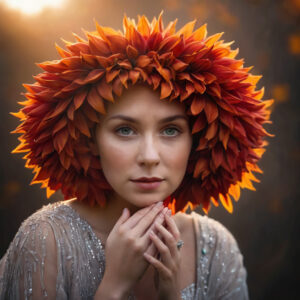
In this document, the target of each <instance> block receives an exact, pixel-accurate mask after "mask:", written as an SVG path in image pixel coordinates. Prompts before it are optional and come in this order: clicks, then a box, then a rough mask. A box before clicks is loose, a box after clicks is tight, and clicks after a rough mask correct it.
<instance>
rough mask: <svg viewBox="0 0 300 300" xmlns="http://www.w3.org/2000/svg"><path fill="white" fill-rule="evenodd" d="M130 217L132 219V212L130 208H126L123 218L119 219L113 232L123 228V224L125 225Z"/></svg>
mask: <svg viewBox="0 0 300 300" xmlns="http://www.w3.org/2000/svg"><path fill="white" fill-rule="evenodd" d="M129 217H130V211H129V209H128V208H126V207H125V208H124V209H123V211H122V214H121V216H120V217H119V219H118V221H117V222H116V224H115V226H114V228H113V230H114V229H116V228H118V227H119V226H121V225H122V224H123V223H125V222H126V220H128V218H129Z"/></svg>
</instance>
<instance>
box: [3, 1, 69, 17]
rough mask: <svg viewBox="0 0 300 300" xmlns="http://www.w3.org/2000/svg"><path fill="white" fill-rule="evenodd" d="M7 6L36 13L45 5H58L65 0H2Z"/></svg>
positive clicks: (28, 12)
mask: <svg viewBox="0 0 300 300" xmlns="http://www.w3.org/2000/svg"><path fill="white" fill-rule="evenodd" d="M2 1H3V2H4V3H5V4H6V5H7V6H8V7H10V8H13V9H18V10H20V11H21V12H23V13H25V14H37V13H39V12H41V11H42V10H43V9H44V8H46V7H59V6H61V5H62V4H63V2H64V1H65V0H2Z"/></svg>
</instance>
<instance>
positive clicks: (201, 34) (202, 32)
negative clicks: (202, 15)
mask: <svg viewBox="0 0 300 300" xmlns="http://www.w3.org/2000/svg"><path fill="white" fill-rule="evenodd" d="M206 27H207V24H203V25H202V26H201V27H199V28H198V29H197V30H195V32H194V33H193V34H192V37H193V38H194V39H195V40H198V41H202V40H203V39H205V38H206V35H207V29H206Z"/></svg>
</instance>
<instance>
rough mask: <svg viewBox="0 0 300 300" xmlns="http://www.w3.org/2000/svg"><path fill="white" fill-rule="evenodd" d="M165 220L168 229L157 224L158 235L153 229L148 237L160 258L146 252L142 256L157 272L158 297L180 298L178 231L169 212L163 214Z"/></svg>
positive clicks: (165, 299) (165, 298)
mask: <svg viewBox="0 0 300 300" xmlns="http://www.w3.org/2000/svg"><path fill="white" fill-rule="evenodd" d="M165 220H166V225H167V229H168V230H167V229H166V228H165V227H164V226H162V225H160V224H157V225H156V226H155V227H156V229H157V231H158V233H159V235H157V234H155V233H154V232H153V231H152V232H151V233H150V238H151V240H152V242H153V244H154V245H155V246H156V248H157V250H158V252H159V254H160V259H158V258H156V257H155V255H154V256H152V255H149V254H148V253H144V257H145V258H146V260H147V261H148V262H149V263H150V264H151V265H153V267H154V268H155V269H156V270H157V272H158V277H159V283H158V296H159V299H164V300H167V299H172V300H174V299H181V297H180V289H179V282H178V279H179V266H180V259H181V257H180V251H179V250H178V249H177V241H178V240H179V239H180V233H179V230H178V228H177V225H176V223H175V222H174V220H173V219H172V218H171V216H170V213H167V214H165Z"/></svg>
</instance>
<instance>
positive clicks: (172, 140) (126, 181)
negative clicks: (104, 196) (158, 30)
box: [86, 86, 192, 299]
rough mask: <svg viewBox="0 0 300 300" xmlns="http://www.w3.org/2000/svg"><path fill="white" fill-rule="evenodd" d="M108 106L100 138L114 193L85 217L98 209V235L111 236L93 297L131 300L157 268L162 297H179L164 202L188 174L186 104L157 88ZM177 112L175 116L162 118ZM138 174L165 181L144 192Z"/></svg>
mask: <svg viewBox="0 0 300 300" xmlns="http://www.w3.org/2000/svg"><path fill="white" fill-rule="evenodd" d="M106 108H107V114H106V115H103V116H102V117H101V120H100V123H99V125H98V127H97V129H96V133H95V137H96V142H97V145H98V150H99V155H100V161H101V166H102V168H103V173H104V175H105V177H106V179H107V181H108V182H109V184H110V185H111V186H112V188H113V192H112V193H111V194H110V196H109V201H108V203H107V205H106V207H105V208H99V207H96V208H94V211H93V213H89V212H86V216H87V217H90V216H91V214H94V219H93V220H92V221H91V222H92V223H93V222H94V228H98V229H99V232H100V235H101V232H103V231H104V232H106V233H107V239H106V245H105V253H106V269H105V274H104V278H103V280H102V282H101V284H100V286H99V288H98V290H97V293H96V296H95V298H96V299H100V298H106V297H107V298H109V297H111V296H113V297H116V298H119V299H123V298H124V299H126V297H128V294H129V292H130V291H131V290H134V286H136V284H137V283H138V281H139V280H140V279H141V277H142V276H143V275H144V274H145V272H146V270H147V268H148V266H149V265H152V266H153V267H154V268H155V270H156V271H157V274H158V280H159V281H158V290H157V296H158V298H159V299H179V294H180V293H179V292H180V291H179V284H178V274H179V266H180V252H179V251H178V249H177V247H176V242H177V241H178V240H179V239H180V234H179V230H178V228H177V226H176V223H175V221H174V220H173V219H172V218H171V217H170V214H171V212H170V211H168V209H167V208H164V209H163V205H162V202H161V201H163V200H164V199H165V198H166V197H167V196H169V195H170V194H171V193H172V192H173V191H174V190H175V189H176V188H177V187H178V186H179V184H180V183H181V181H182V178H183V176H184V174H185V171H186V166H187V161H188V157H189V154H190V150H191V145H192V137H191V134H190V130H189V126H188V119H187V117H186V114H185V107H184V106H183V105H182V104H181V103H178V102H176V103H175V102H174V103H173V102H172V103H168V102H166V101H165V100H160V98H159V95H158V94H157V93H156V92H153V91H152V90H151V89H149V88H148V87H145V86H138V87H134V88H132V89H130V90H128V91H127V92H125V93H124V95H123V96H122V97H121V98H120V99H118V100H117V101H116V103H109V104H108V105H107V107H106ZM117 115H118V116H120V115H122V116H125V117H127V118H128V117H130V118H133V119H135V121H134V122H133V121H128V120H124V119H123V118H120V117H118V118H116V116H117ZM174 116H177V117H176V118H175V119H174V120H172V121H170V120H168V121H163V119H165V118H167V117H174ZM139 177H159V178H162V179H163V181H162V182H161V184H160V185H159V186H158V187H156V188H154V189H151V190H144V189H142V188H140V187H139V186H137V185H136V184H135V183H134V182H132V181H131V180H132V179H137V178H139ZM124 207H126V209H125V210H123V208H124ZM86 209H88V208H86ZM122 210H123V212H122ZM121 212H122V214H121ZM120 214H121V216H120ZM116 287H117V288H116ZM112 291H113V293H114V295H112V294H111V293H112Z"/></svg>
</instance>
